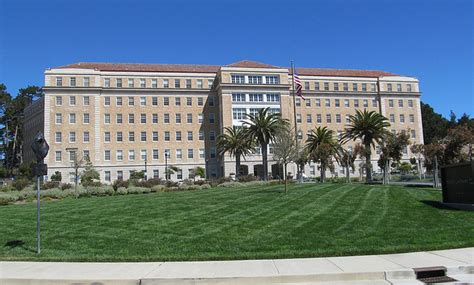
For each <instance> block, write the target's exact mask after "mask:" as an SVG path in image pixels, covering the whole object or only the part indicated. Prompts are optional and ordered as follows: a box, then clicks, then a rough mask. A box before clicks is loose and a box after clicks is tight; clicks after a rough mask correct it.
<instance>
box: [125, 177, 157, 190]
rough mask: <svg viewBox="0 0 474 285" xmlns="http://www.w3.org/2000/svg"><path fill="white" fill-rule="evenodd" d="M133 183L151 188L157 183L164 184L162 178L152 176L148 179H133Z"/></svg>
mask: <svg viewBox="0 0 474 285" xmlns="http://www.w3.org/2000/svg"><path fill="white" fill-rule="evenodd" d="M132 184H133V185H134V186H137V187H146V188H151V187H153V186H155V185H160V184H162V181H161V179H160V178H152V179H148V180H132Z"/></svg>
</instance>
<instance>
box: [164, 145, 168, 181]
mask: <svg viewBox="0 0 474 285" xmlns="http://www.w3.org/2000/svg"><path fill="white" fill-rule="evenodd" d="M165 180H166V181H168V150H165Z"/></svg>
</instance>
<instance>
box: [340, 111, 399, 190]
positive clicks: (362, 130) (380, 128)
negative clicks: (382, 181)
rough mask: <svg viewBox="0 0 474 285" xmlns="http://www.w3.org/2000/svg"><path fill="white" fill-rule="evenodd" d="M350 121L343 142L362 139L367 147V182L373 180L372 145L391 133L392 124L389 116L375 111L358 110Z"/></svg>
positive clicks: (351, 116)
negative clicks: (389, 129) (386, 116)
mask: <svg viewBox="0 0 474 285" xmlns="http://www.w3.org/2000/svg"><path fill="white" fill-rule="evenodd" d="M349 119H350V123H349V124H348V125H347V128H346V132H345V134H343V136H342V140H341V141H342V142H347V141H349V140H354V141H355V140H356V139H360V140H361V141H362V144H363V145H364V147H365V152H366V156H365V172H366V173H365V177H366V182H367V183H370V182H372V163H371V161H370V156H371V153H372V147H375V143H379V144H380V143H381V142H382V140H383V139H384V138H385V137H386V136H387V135H388V134H390V132H389V131H388V130H387V128H388V127H389V126H390V123H389V122H388V120H387V118H385V117H384V116H382V115H381V114H379V113H377V112H375V111H370V112H369V111H367V110H364V111H360V110H356V113H355V115H350V117H349Z"/></svg>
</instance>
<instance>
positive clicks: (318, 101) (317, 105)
mask: <svg viewBox="0 0 474 285" xmlns="http://www.w3.org/2000/svg"><path fill="white" fill-rule="evenodd" d="M315 102H316V107H321V99H316V100H315Z"/></svg>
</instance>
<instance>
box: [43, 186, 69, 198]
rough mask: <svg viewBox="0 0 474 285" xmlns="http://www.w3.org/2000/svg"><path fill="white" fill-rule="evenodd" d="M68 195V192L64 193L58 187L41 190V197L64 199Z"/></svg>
mask: <svg viewBox="0 0 474 285" xmlns="http://www.w3.org/2000/svg"><path fill="white" fill-rule="evenodd" d="M66 196H67V193H64V192H63V191H62V190H61V189H58V188H53V189H49V190H43V191H41V192H40V197H41V198H51V199H62V198H64V197H66Z"/></svg>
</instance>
